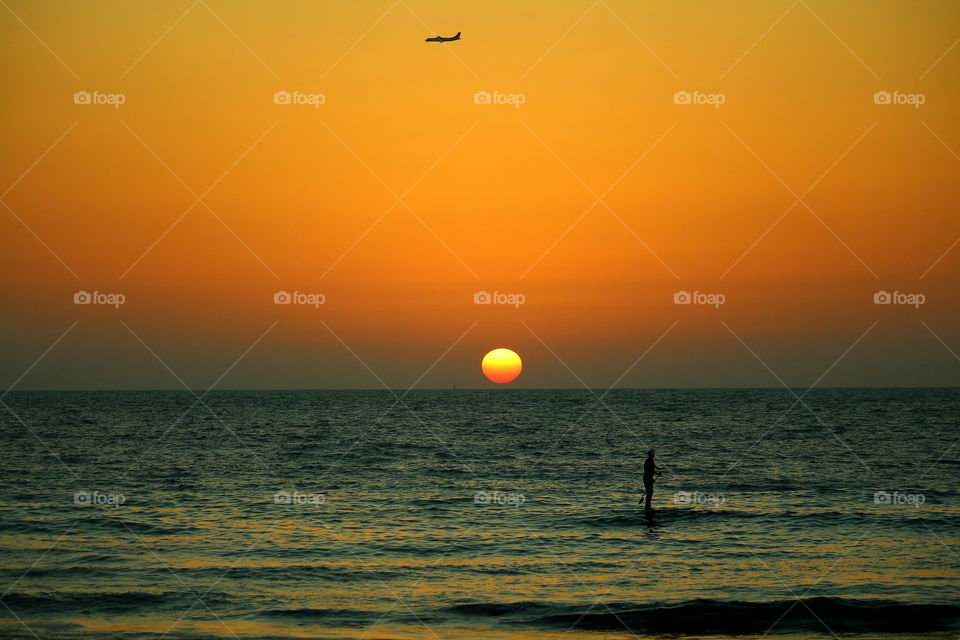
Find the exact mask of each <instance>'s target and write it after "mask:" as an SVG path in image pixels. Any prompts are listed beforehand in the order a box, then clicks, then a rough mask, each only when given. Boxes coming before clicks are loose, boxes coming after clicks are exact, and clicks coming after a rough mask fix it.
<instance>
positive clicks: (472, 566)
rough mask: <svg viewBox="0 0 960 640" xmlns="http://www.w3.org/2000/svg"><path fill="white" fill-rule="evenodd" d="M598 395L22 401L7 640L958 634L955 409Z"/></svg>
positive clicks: (0, 615) (813, 397) (60, 397)
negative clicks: (648, 457) (651, 466)
mask: <svg viewBox="0 0 960 640" xmlns="http://www.w3.org/2000/svg"><path fill="white" fill-rule="evenodd" d="M798 393H801V392H798ZM597 395H599V392H598V394H597ZM597 395H594V394H592V393H591V392H588V391H520V390H517V391H413V392H411V393H409V394H408V395H407V396H405V397H404V398H403V400H402V401H401V402H399V403H398V402H397V399H396V397H394V396H393V395H392V394H390V393H388V392H385V391H384V392H373V391H370V392H362V391H356V392H343V391H340V392H322V391H316V392H309V391H302V392H212V393H210V394H209V395H207V396H206V397H204V398H203V399H202V400H201V401H199V402H198V400H197V398H196V397H194V396H192V395H191V394H189V393H187V392H71V393H53V392H13V393H11V394H9V395H8V396H7V397H6V398H5V399H4V401H5V402H6V403H7V404H9V406H10V409H11V411H8V412H5V413H4V414H3V416H2V418H0V427H2V437H3V445H4V451H3V463H4V464H3V469H2V473H3V483H2V489H0V491H2V494H0V499H2V511H0V513H2V521H0V545H2V549H3V554H2V557H0V574H2V576H0V580H2V582H3V584H4V586H3V589H4V590H5V591H6V592H7V593H6V595H5V596H4V597H3V598H2V603H3V604H4V605H6V606H5V607H4V608H0V632H2V633H3V635H4V636H6V637H21V636H22V637H34V636H33V635H32V633H36V635H37V636H38V637H44V638H47V637H49V638H90V637H117V638H120V637H123V638H159V637H160V636H161V635H163V634H164V633H167V632H169V633H168V635H167V637H169V638H180V637H184V638H185V637H191V638H193V637H202V638H233V637H275V638H283V637H322V638H361V637H367V638H419V637H430V638H432V637H438V638H446V637H452V638H481V637H482V638H516V637H523V638H531V639H532V638H555V637H558V636H559V635H561V634H562V633H563V632H565V631H568V630H572V631H571V632H570V633H569V634H567V635H565V637H567V638H571V639H572V638H578V637H581V636H583V637H591V638H601V637H603V636H604V635H606V636H607V637H611V638H612V637H624V636H628V635H630V634H631V633H633V634H636V635H640V636H641V637H647V636H650V637H656V636H658V635H659V634H698V635H704V634H720V635H733V634H753V635H756V636H758V637H759V636H761V635H763V634H764V633H765V632H766V631H768V630H769V629H771V627H772V628H773V631H772V633H775V634H782V636H783V637H784V638H788V637H803V638H807V637H819V636H821V635H823V636H830V634H831V633H847V632H855V633H857V634H859V635H860V637H863V638H866V637H874V636H875V635H876V634H879V635H880V636H883V635H884V634H889V633H893V634H895V635H897V637H902V636H905V635H909V634H921V635H922V634H932V635H934V636H939V635H941V634H949V636H948V637H952V636H953V635H954V634H952V633H949V632H951V631H955V630H957V629H958V628H960V621H958V618H960V616H958V611H960V609H958V608H957V606H956V604H955V603H956V598H957V596H958V595H960V566H958V565H960V561H958V547H957V531H958V529H957V525H958V524H960V507H958V501H957V498H958V490H957V477H958V474H957V471H958V450H960V447H957V448H954V447H953V445H954V443H955V442H956V441H957V439H958V437H960V430H958V423H960V402H958V400H960V395H958V391H957V390H956V389H869V390H856V389H848V390H830V389H823V390H814V391H812V392H810V393H809V395H807V396H805V397H803V399H802V401H801V402H799V403H798V402H797V399H796V397H794V396H793V395H791V394H790V393H789V392H787V391H786V390H782V389H781V390H689V391H681V390H623V391H612V392H610V393H609V394H607V395H606V396H604V397H603V398H602V400H601V401H599V402H598V399H597ZM14 414H15V415H14ZM650 447H655V448H656V450H657V456H658V461H659V464H660V465H661V466H663V467H664V468H665V469H666V472H665V473H664V475H663V477H662V478H661V481H660V482H659V483H658V485H657V493H656V494H655V500H654V501H655V506H656V507H657V511H656V512H655V513H654V514H653V515H652V516H651V517H647V516H646V515H645V514H644V512H643V511H642V510H641V509H638V507H637V500H638V497H639V492H640V491H641V490H642V483H641V480H640V476H641V465H642V460H643V456H644V452H645V451H646V449H648V448H650ZM877 492H884V493H880V494H877ZM894 492H896V493H894ZM98 502H100V503H103V504H91V503H98ZM798 599H800V601H799V602H798ZM887 637H889V636H887Z"/></svg>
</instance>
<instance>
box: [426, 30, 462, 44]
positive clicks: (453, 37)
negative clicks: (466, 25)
mask: <svg viewBox="0 0 960 640" xmlns="http://www.w3.org/2000/svg"><path fill="white" fill-rule="evenodd" d="M459 39H460V32H459V31H457V35H455V36H452V37H450V38H444V37H443V36H436V37H434V38H427V39H426V40H424V42H453V41H454V40H459Z"/></svg>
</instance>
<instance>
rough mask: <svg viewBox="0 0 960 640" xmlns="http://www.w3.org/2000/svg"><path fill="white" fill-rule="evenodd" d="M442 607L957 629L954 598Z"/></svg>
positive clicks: (708, 623)
mask: <svg viewBox="0 0 960 640" xmlns="http://www.w3.org/2000/svg"><path fill="white" fill-rule="evenodd" d="M443 612H444V613H445V614H447V615H449V616H455V617H459V618H474V619H475V618H486V619H497V620H498V621H499V622H502V623H506V624H509V625H515V626H522V627H529V628H550V629H574V628H577V629H585V630H597V631H600V630H603V631H615V630H620V631H624V630H625V631H628V632H630V633H679V634H756V633H766V632H768V631H770V632H771V633H788V632H817V633H870V632H873V633H876V632H885V633H919V632H930V631H956V630H960V606H956V605H948V604H912V603H905V602H898V601H891V600H882V601H881V600H856V599H845V598H827V597H817V598H805V599H798V600H778V601H772V602H741V601H722V600H690V601H686V602H680V603H676V604H663V603H654V604H629V603H609V604H608V605H606V606H604V607H602V608H601V607H599V606H585V605H566V604H556V603H540V602H517V603H509V604H507V603H474V604H459V605H453V606H450V607H445V608H444V610H443Z"/></svg>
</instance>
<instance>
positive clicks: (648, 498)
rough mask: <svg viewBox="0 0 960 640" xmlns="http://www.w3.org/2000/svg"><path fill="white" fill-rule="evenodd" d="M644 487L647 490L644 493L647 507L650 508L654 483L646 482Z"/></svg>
mask: <svg viewBox="0 0 960 640" xmlns="http://www.w3.org/2000/svg"><path fill="white" fill-rule="evenodd" d="M643 489H644V491H646V493H645V494H644V504H645V505H646V508H647V509H650V501H651V500H653V483H652V482H644V483H643Z"/></svg>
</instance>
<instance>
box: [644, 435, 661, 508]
mask: <svg viewBox="0 0 960 640" xmlns="http://www.w3.org/2000/svg"><path fill="white" fill-rule="evenodd" d="M659 475H660V467H658V466H657V465H656V463H655V462H654V461H653V449H650V451H647V459H646V460H644V461H643V492H644V504H645V508H646V510H647V511H650V510H651V509H652V507H651V506H650V502H651V501H652V500H653V484H654V483H655V482H656V481H657V477H658V476H659Z"/></svg>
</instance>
